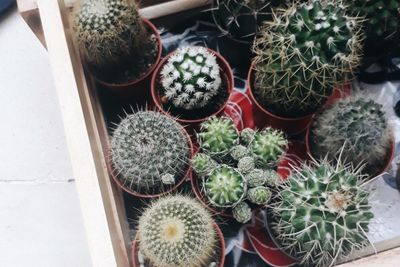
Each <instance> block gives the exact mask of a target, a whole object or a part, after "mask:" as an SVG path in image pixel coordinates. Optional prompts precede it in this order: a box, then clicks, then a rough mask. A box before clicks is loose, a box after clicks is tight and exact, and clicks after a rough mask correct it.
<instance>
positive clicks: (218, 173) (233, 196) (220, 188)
mask: <svg viewBox="0 0 400 267" xmlns="http://www.w3.org/2000/svg"><path fill="white" fill-rule="evenodd" d="M203 187H204V192H205V195H206V197H207V198H208V200H209V201H210V202H211V203H212V204H213V205H215V206H217V207H221V208H225V207H232V206H235V205H236V204H237V203H239V202H241V201H242V199H243V198H244V196H245V194H246V191H247V183H246V180H245V179H244V178H243V176H242V174H241V173H240V172H238V171H237V170H235V169H234V168H232V167H229V166H227V165H220V166H218V167H217V168H216V169H214V170H213V171H212V172H211V173H210V175H209V176H207V177H206V179H205V180H204V183H203Z"/></svg>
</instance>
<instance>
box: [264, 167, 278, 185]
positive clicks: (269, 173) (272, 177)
mask: <svg viewBox="0 0 400 267" xmlns="http://www.w3.org/2000/svg"><path fill="white" fill-rule="evenodd" d="M265 178H266V185H267V186H269V187H272V188H275V187H277V186H279V185H280V184H281V183H282V179H281V177H280V176H279V174H278V173H277V172H276V171H274V170H265Z"/></svg>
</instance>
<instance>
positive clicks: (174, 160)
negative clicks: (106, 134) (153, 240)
mask: <svg viewBox="0 0 400 267" xmlns="http://www.w3.org/2000/svg"><path fill="white" fill-rule="evenodd" d="M190 153H191V151H190V146H189V140H188V137H187V135H186V134H185V132H184V129H183V128H182V126H180V125H179V124H178V123H177V122H175V121H174V120H173V119H171V118H169V117H167V116H165V115H163V114H161V113H158V112H154V111H139V112H136V113H134V114H129V115H127V116H126V117H125V118H124V119H123V120H122V121H121V122H120V123H119V124H118V125H117V126H116V128H115V130H114V132H113V134H112V138H111V160H112V163H113V166H114V168H115V171H116V173H117V174H118V177H119V179H121V181H122V183H123V184H124V186H126V187H128V188H130V189H131V190H133V191H140V192H144V193H152V192H157V191H159V190H162V188H163V186H164V185H165V184H171V183H175V182H176V181H177V180H178V179H180V178H183V176H184V174H185V172H186V170H187V168H188V164H189V160H190ZM171 178H174V181H171Z"/></svg>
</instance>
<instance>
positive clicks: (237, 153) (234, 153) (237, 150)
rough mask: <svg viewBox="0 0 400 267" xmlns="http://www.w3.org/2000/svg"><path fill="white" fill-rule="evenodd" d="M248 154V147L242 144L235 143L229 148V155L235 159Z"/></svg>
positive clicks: (237, 159)
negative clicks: (235, 144)
mask: <svg viewBox="0 0 400 267" xmlns="http://www.w3.org/2000/svg"><path fill="white" fill-rule="evenodd" d="M248 154H249V150H248V148H247V147H245V146H243V145H237V146H234V147H233V148H232V149H231V157H232V158H233V159H234V160H236V161H239V160H240V159H241V158H244V157H246V156H247V155H248Z"/></svg>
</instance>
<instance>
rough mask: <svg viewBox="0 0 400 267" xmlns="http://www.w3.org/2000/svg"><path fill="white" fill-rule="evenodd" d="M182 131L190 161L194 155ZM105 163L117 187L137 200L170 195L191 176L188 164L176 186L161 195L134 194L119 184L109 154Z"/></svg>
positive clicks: (191, 146) (190, 141) (189, 142)
mask: <svg viewBox="0 0 400 267" xmlns="http://www.w3.org/2000/svg"><path fill="white" fill-rule="evenodd" d="M182 131H183V132H184V134H185V135H186V137H187V141H188V144H189V150H190V157H189V161H191V159H192V158H193V155H194V147H193V143H192V140H191V138H190V136H189V134H188V133H187V131H186V130H185V129H184V128H183V127H182ZM106 163H107V169H108V173H109V174H110V176H111V177H112V179H113V180H114V182H115V183H116V184H117V185H118V187H119V188H121V189H122V190H123V191H125V192H127V193H128V194H130V195H133V196H135V197H139V198H159V197H162V196H164V195H167V194H170V193H172V192H175V191H176V190H177V189H178V188H179V187H180V186H181V185H182V184H183V183H184V182H185V181H186V180H187V179H190V177H191V175H192V168H191V165H190V163H189V164H188V166H187V170H186V172H185V175H183V176H182V178H181V179H180V180H179V181H178V182H177V183H176V184H174V185H173V186H171V187H169V188H168V189H167V190H165V191H163V192H161V193H158V194H143V193H140V192H136V191H134V190H132V189H130V188H128V187H126V186H125V185H124V184H123V183H122V182H121V180H120V179H119V178H118V175H117V174H116V171H115V169H114V167H113V164H112V159H111V156H110V153H109V155H108V156H107V159H106Z"/></svg>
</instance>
